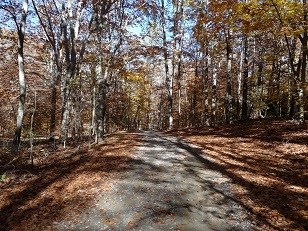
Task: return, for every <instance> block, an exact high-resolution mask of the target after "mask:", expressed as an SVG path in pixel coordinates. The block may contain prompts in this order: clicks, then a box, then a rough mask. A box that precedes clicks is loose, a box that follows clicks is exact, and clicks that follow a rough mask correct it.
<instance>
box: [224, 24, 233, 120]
mask: <svg viewBox="0 0 308 231" xmlns="http://www.w3.org/2000/svg"><path fill="white" fill-rule="evenodd" d="M230 37H231V35H230V30H228V33H227V35H226V45H227V51H226V52H227V73H226V77H227V89H226V102H225V111H226V123H227V124H231V123H232V120H233V116H232V73H231V68H232V66H231V65H232V47H231V41H230V39H231V38H230Z"/></svg>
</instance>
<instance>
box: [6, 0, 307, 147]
mask: <svg viewBox="0 0 308 231" xmlns="http://www.w3.org/2000/svg"><path fill="white" fill-rule="evenodd" d="M307 11H308V6H307V4H306V0H271V1H270V0H264V1H256V0H243V1H239V0H231V1H225V0H219V1H198V0H195V1H188V0H180V1H171V0H170V1H169V0H147V1H145V0H142V1H135V0H104V1H96V0H92V1H87V0H79V1H71V0H67V1H62V0H54V1H45V0H32V1H28V0H24V1H17V0H16V1H15V0H4V1H1V3H0V17H1V33H0V37H1V45H0V49H1V57H2V58H1V61H0V73H1V77H0V86H1V87H0V91H1V95H0V97H1V105H0V107H1V110H0V119H1V124H0V132H1V136H2V137H7V138H12V137H14V143H15V145H16V147H18V145H19V143H20V140H21V139H20V137H22V138H31V137H32V138H33V137H61V140H62V141H63V142H65V140H66V139H67V138H69V137H79V138H80V137H84V136H91V137H93V138H95V140H96V141H98V140H100V139H101V138H102V137H103V135H104V134H105V133H109V132H112V131H116V130H120V129H159V130H163V129H172V128H182V127H198V126H213V125H215V124H232V123H234V122H235V121H243V122H245V121H248V120H250V119H256V118H268V117H277V118H281V117H286V118H291V119H294V120H296V121H298V123H303V122H304V120H305V115H306V117H307V114H305V113H306V111H307V108H308V106H307V102H308V100H307V78H308V77H307V41H308V32H307V30H308V29H307Z"/></svg>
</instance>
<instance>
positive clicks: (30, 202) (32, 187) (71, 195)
mask: <svg viewBox="0 0 308 231" xmlns="http://www.w3.org/2000/svg"><path fill="white" fill-rule="evenodd" d="M136 136H137V135H135V134H129V133H118V134H115V135H111V136H109V137H108V138H107V139H106V140H105V141H104V142H102V143H100V144H98V145H95V146H93V147H92V148H91V149H88V147H87V144H86V143H84V144H80V145H79V146H78V147H76V146H73V145H72V146H71V147H68V148H67V149H65V150H63V149H62V150H61V149H59V150H58V151H56V152H55V153H50V154H49V155H48V156H47V157H46V156H41V155H39V154H36V159H35V166H34V167H30V166H23V165H17V166H15V167H14V168H13V169H12V168H11V169H10V168H8V169H7V170H6V171H7V173H8V176H7V178H6V179H5V180H4V181H2V182H1V183H0V192H1V194H0V214H1V216H0V230H53V227H52V224H53V222H54V221H56V220H62V219H68V218H69V217H67V216H68V215H67V214H71V215H78V213H80V211H82V210H83V209H84V208H86V207H89V206H90V205H91V203H93V202H94V201H93V198H95V195H96V194H97V193H98V192H99V190H108V179H110V178H111V177H115V176H116V175H117V173H118V172H121V171H124V170H125V169H126V168H127V163H128V162H129V161H130V160H131V155H132V150H133V148H134V146H135V144H136V142H135V140H136ZM45 146H46V145H45ZM45 146H43V147H45ZM41 148H42V147H40V146H37V147H36V153H40V150H41ZM2 171H3V170H2ZM68 212H69V213H68Z"/></svg>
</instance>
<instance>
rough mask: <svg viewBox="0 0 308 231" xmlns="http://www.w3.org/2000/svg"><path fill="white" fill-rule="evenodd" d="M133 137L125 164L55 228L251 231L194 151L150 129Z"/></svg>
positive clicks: (223, 183)
mask: <svg viewBox="0 0 308 231" xmlns="http://www.w3.org/2000/svg"><path fill="white" fill-rule="evenodd" d="M139 136H140V140H139V146H138V148H137V149H136V151H135V155H134V159H133V160H132V161H131V163H130V168H129V169H128V170H127V171H126V172H123V173H122V174H121V178H120V179H116V180H114V181H113V182H112V184H111V187H110V188H109V189H107V190H101V191H100V192H99V197H98V198H96V201H95V204H94V205H93V206H92V207H91V208H89V209H87V210H85V211H84V212H83V213H81V214H80V216H78V217H76V218H74V219H71V220H66V221H60V222H57V223H55V224H56V227H57V228H58V229H60V230H85V229H88V230H200V231H207V230H211V231H213V230H216V231H224V230H230V231H231V230H232V231H233V230H238V231H239V230H243V231H244V230H252V227H253V226H252V224H251V222H250V221H248V213H247V212H246V211H245V209H244V208H243V207H242V206H241V205H240V204H239V203H237V201H236V200H234V199H233V198H232V194H231V192H230V188H229V187H228V182H229V179H228V178H226V177H224V176H222V174H221V173H220V172H219V171H217V170H216V169H214V168H213V167H212V166H210V164H211V163H210V162H209V161H207V160H206V159H203V157H202V156H200V154H201V151H200V149H198V148H197V147H194V146H192V145H190V144H187V143H185V142H181V141H180V140H178V139H176V138H174V137H168V136H166V135H160V134H159V133H156V132H143V133H140V134H139ZM199 158H201V159H203V161H200V159H199Z"/></svg>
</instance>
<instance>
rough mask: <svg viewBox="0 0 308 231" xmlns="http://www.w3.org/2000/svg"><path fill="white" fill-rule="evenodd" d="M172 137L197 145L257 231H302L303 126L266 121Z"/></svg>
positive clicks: (307, 203) (307, 175)
mask: <svg viewBox="0 0 308 231" xmlns="http://www.w3.org/2000/svg"><path fill="white" fill-rule="evenodd" d="M172 133H173V134H174V135H178V136H181V137H182V138H185V139H187V140H189V141H191V142H193V143H196V144H198V145H199V146H201V147H202V149H203V153H204V155H206V156H207V157H209V158H210V160H211V163H212V166H213V167H214V168H216V169H218V170H220V171H221V172H222V173H223V174H224V175H226V176H228V177H229V178H230V179H231V180H232V188H233V190H234V193H235V198H236V200H237V201H238V202H239V203H240V204H242V205H243V206H244V207H245V208H247V209H248V210H249V211H250V212H252V213H253V214H255V215H256V217H257V224H258V229H259V230H308V129H307V125H302V126H299V125H295V124H293V123H292V121H277V120H276V121H275V120H268V121H263V122H260V121H254V122H250V123H248V124H237V125H232V126H228V127H215V128H203V129H202V128H198V129H185V130H180V131H173V132H172Z"/></svg>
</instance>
